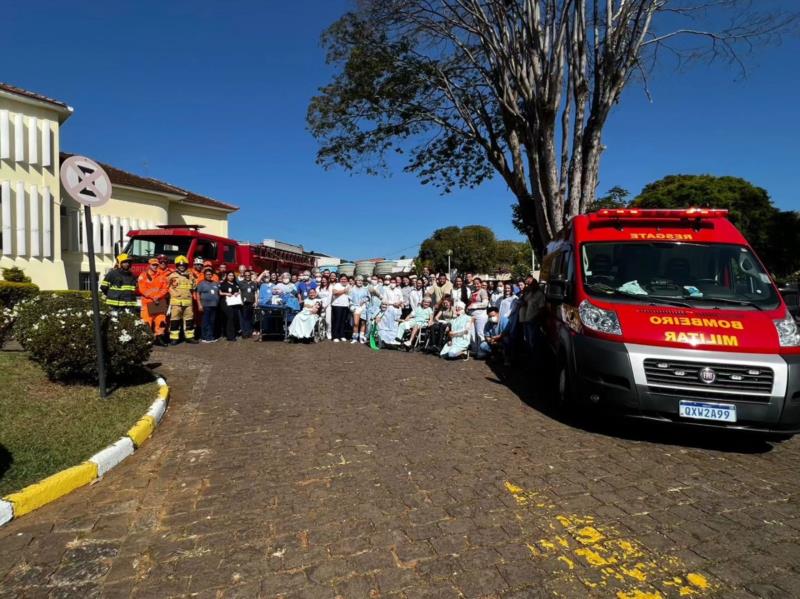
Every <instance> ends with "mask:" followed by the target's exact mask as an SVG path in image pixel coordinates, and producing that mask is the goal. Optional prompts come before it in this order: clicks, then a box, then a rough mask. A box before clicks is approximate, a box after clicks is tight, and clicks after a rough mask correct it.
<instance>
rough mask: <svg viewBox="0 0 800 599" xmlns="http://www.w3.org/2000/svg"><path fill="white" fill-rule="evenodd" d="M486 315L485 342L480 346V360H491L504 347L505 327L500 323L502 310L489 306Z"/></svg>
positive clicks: (478, 354) (478, 355) (478, 353)
mask: <svg viewBox="0 0 800 599" xmlns="http://www.w3.org/2000/svg"><path fill="white" fill-rule="evenodd" d="M486 313H487V315H488V318H487V319H486V325H485V326H484V327H483V341H481V342H480V344H479V345H478V352H477V357H478V358H489V357H491V356H493V355H496V354H497V353H498V352H499V351H500V349H501V348H502V347H503V327H502V324H501V323H500V310H499V309H498V308H496V307H495V306H489V308H487V310H486Z"/></svg>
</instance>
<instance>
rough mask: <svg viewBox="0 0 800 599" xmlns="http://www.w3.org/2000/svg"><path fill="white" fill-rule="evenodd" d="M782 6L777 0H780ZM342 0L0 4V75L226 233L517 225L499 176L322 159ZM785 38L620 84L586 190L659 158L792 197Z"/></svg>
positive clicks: (333, 242)
mask: <svg viewBox="0 0 800 599" xmlns="http://www.w3.org/2000/svg"><path fill="white" fill-rule="evenodd" d="M784 4H785V5H787V6H788V5H789V4H791V2H789V0H787V2H785V3H784ZM348 6H349V2H348V1H346V0H304V1H302V2H292V3H288V2H277V1H275V0H271V1H267V2H265V1H259V2H256V1H252V2H244V1H241V2H224V3H223V2H206V1H201V0H198V1H196V2H188V1H187V2H163V1H158V2H154V1H150V0H140V1H137V2H135V3H134V2H129V3H121V2H108V3H103V4H100V3H97V2H81V1H73V2H70V3H64V2H53V1H50V0H47V1H43V2H37V3H21V2H15V3H12V4H10V5H9V6H6V7H5V9H4V17H5V18H4V28H3V29H4V34H3V36H0V56H3V57H5V60H3V71H2V73H1V74H0V80H2V81H6V82H9V83H12V84H14V85H18V86H20V87H23V88H26V89H30V90H33V91H37V92H40V93H44V94H46V95H50V96H52V97H55V98H58V99H60V100H63V101H65V102H67V103H69V104H70V105H71V106H73V107H74V108H75V114H74V115H73V116H72V117H71V118H70V120H69V121H68V122H67V123H66V124H65V126H64V127H63V129H62V149H64V150H66V151H70V152H78V153H83V154H86V155H88V156H90V157H93V158H95V159H96V160H100V161H102V162H107V163H109V164H113V165H115V166H118V167H120V168H124V169H126V170H130V171H133V172H136V173H140V174H146V175H148V176H151V177H155V178H158V179H162V180H165V181H169V182H171V183H174V184H176V185H180V186H182V187H186V188H189V189H192V190H193V191H196V192H197V193H201V194H205V195H209V196H211V197H216V198H218V199H220V200H223V201H226V202H229V203H232V204H236V205H238V206H240V207H241V210H240V211H239V212H238V213H236V214H234V215H233V216H232V217H231V235H232V236H233V237H236V238H238V239H243V240H250V241H257V240H260V239H262V238H266V237H271V238H278V239H281V240H285V241H289V242H294V243H300V244H302V245H304V246H305V248H306V249H309V250H312V249H313V250H317V251H324V252H328V253H332V254H334V255H341V256H345V257H349V258H362V257H372V256H385V257H399V256H400V255H401V254H407V255H409V256H411V255H413V254H414V253H415V252H416V249H417V246H418V244H419V243H420V241H422V239H424V238H425V237H427V236H428V235H429V234H430V233H431V232H432V231H433V230H434V229H436V228H439V227H444V226H448V225H461V226H463V225H467V224H473V223H480V224H486V225H488V226H490V227H492V228H493V229H494V230H495V232H496V233H497V235H498V237H500V238H515V239H516V238H519V235H518V234H517V233H516V232H515V231H514V229H513V227H512V226H511V224H510V214H511V211H510V205H511V203H512V201H513V198H512V196H511V194H510V193H509V192H508V191H507V190H506V189H505V186H504V185H503V184H502V183H500V182H499V181H494V182H490V183H488V184H486V185H484V186H482V187H481V188H480V189H478V190H473V191H456V192H455V193H453V194H451V195H449V196H440V195H439V193H438V192H437V190H436V189H433V188H428V187H423V186H421V185H420V184H419V183H418V182H417V179H416V178H415V177H414V176H412V175H405V174H403V173H401V172H396V173H394V174H393V175H392V176H390V177H388V178H382V177H368V176H351V175H349V174H348V173H346V172H343V171H341V170H333V171H324V170H323V169H322V168H321V167H319V166H317V165H316V164H315V162H314V158H315V152H316V148H317V145H316V142H315V141H314V139H313V138H312V137H311V136H310V134H309V133H308V132H307V130H306V126H305V114H306V107H307V105H308V100H309V98H310V97H311V96H312V95H313V94H314V93H315V92H316V90H317V88H318V87H319V86H321V85H323V84H324V83H325V82H326V81H327V80H328V79H329V77H330V70H329V69H328V67H327V66H326V65H325V64H324V53H323V50H322V48H321V47H320V44H319V35H320V33H321V32H322V30H323V29H324V28H325V27H326V26H327V25H328V24H330V23H331V22H333V21H334V20H335V19H336V18H337V17H338V16H339V15H340V14H342V12H344V10H346V8H347V7H348ZM797 56H800V39H798V38H797V37H794V38H790V39H787V40H785V41H784V43H783V45H782V46H779V47H772V48H765V49H757V50H756V51H755V53H754V54H753V55H752V56H750V57H748V59H747V66H748V68H749V75H748V77H747V78H746V79H742V78H741V77H740V73H739V71H738V70H736V69H735V68H733V67H729V66H726V65H712V66H702V65H700V66H696V67H694V68H692V69H691V70H689V71H688V72H686V73H678V72H676V71H675V70H674V69H673V68H672V67H671V66H667V65H664V66H663V67H661V68H660V69H659V71H658V72H657V73H656V74H655V77H654V78H653V79H652V81H651V82H650V88H651V94H652V96H653V101H652V102H650V101H649V100H648V99H647V98H646V96H645V95H644V94H643V93H642V91H641V89H640V88H636V87H631V88H629V89H628V90H627V91H626V93H625V95H624V98H623V102H622V103H621V104H620V106H619V107H618V108H617V109H616V110H615V112H614V113H613V115H612V117H611V119H610V122H609V124H608V126H607V128H606V132H605V138H604V143H605V145H606V146H607V150H606V152H605V153H604V157H603V162H602V166H601V182H600V187H599V192H600V193H602V192H604V191H605V190H607V189H608V188H609V187H612V186H614V185H620V186H622V187H625V188H627V189H629V190H630V191H631V192H633V193H636V192H638V191H639V190H640V189H641V188H642V186H643V185H645V184H646V183H648V182H650V181H653V180H655V179H658V178H660V177H662V176H664V175H667V174H673V173H711V174H715V175H736V176H741V177H744V178H746V179H748V180H750V181H752V182H753V183H755V184H757V185H759V186H762V187H764V188H766V189H767V190H768V191H769V192H770V194H771V196H772V198H773V200H774V201H775V203H776V204H777V205H778V206H780V207H781V208H783V209H790V208H791V209H800V199H799V198H800V196H799V195H798V191H797V189H798V184H800V180H799V177H798V172H800V169H798V151H797V143H798V139H800V123H799V120H800V119H799V118H798V117H800V112H798V109H797V106H798V101H797V98H798V97H799V96H800V77H797Z"/></svg>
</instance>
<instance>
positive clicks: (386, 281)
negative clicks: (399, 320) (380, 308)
mask: <svg viewBox="0 0 800 599" xmlns="http://www.w3.org/2000/svg"><path fill="white" fill-rule="evenodd" d="M381 300H383V301H385V302H386V303H387V304H388V305H390V306H393V307H395V308H397V309H398V310H401V309H402V308H403V292H402V291H401V290H400V289H399V288H398V287H397V282H396V281H395V280H394V279H393V278H392V277H390V276H386V277H384V278H383V290H382V291H381Z"/></svg>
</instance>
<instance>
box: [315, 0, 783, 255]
mask: <svg viewBox="0 0 800 599" xmlns="http://www.w3.org/2000/svg"><path fill="white" fill-rule="evenodd" d="M772 4H773V3H771V2H767V1H766V0H764V1H760V2H758V3H754V2H750V1H747V0H358V1H357V2H356V8H355V10H353V11H352V12H349V13H347V14H345V15H344V16H343V17H342V18H340V19H339V20H338V21H337V22H335V23H334V24H333V25H332V26H331V27H330V28H329V29H328V31H327V32H326V33H325V34H324V36H323V42H324V44H325V46H326V48H327V52H328V62H329V63H331V64H333V65H335V67H336V69H337V72H336V74H335V75H334V77H333V79H332V81H331V82H330V83H329V84H328V85H326V86H325V87H323V88H322V89H321V90H320V94H319V95H318V96H316V97H314V98H313V99H312V101H311V104H310V106H309V110H308V123H309V127H310V130H311V132H312V133H313V134H314V135H315V136H316V137H317V138H318V139H319V140H320V141H321V148H320V150H319V153H318V161H319V162H320V163H322V164H323V165H326V166H330V165H334V164H337V165H341V166H343V167H345V168H347V169H352V170H363V171H366V172H373V173H374V172H378V171H381V170H384V169H385V168H386V167H387V166H388V163H387V154H388V153H390V152H398V153H400V154H405V155H406V156H407V162H406V166H405V169H406V170H407V171H411V172H414V173H417V174H418V175H419V176H420V178H421V180H422V182H423V183H433V184H436V185H439V186H441V187H442V188H443V189H444V190H445V191H449V190H451V189H452V188H454V187H457V186H468V187H472V186H475V185H478V184H480V183H481V182H482V181H484V180H485V179H487V178H489V177H492V176H493V175H495V174H499V175H500V176H501V177H502V178H503V180H504V181H505V183H506V184H507V185H508V188H509V189H510V190H511V192H512V193H513V194H514V196H515V197H516V205H515V210H516V216H517V220H518V222H519V223H520V224H521V226H522V228H523V230H524V231H525V233H526V234H527V235H528V237H529V239H530V241H531V243H532V244H533V246H534V247H535V248H536V250H537V251H542V249H543V248H544V245H545V244H546V243H547V241H548V240H550V239H551V238H552V236H553V235H554V234H555V233H556V232H557V231H558V229H560V228H561V226H562V225H563V224H564V222H565V220H566V219H568V218H569V217H571V216H573V215H575V214H578V213H581V212H583V211H584V210H585V209H586V208H587V206H589V205H591V204H592V203H593V201H594V199H595V190H596V187H597V181H598V169H599V164H600V156H601V153H602V150H603V146H602V133H603V127H604V126H605V124H606V120H607V118H608V116H609V113H610V112H611V109H612V107H613V106H614V104H616V103H617V102H618V101H619V99H620V96H621V93H622V90H623V89H624V88H625V86H626V85H627V84H628V83H629V82H630V81H631V80H633V79H634V78H637V77H639V78H640V79H642V78H644V77H645V75H646V74H647V73H648V72H649V71H650V69H651V68H652V66H653V65H654V64H655V63H656V61H657V60H658V59H659V57H661V56H674V57H676V58H677V59H678V60H679V61H685V60H691V59H704V60H713V59H715V58H722V59H725V60H729V61H734V62H739V56H740V55H739V51H740V50H743V49H748V48H750V47H752V44H753V43H754V42H765V41H771V40H773V39H775V38H777V37H778V36H779V35H780V34H781V33H782V32H783V31H785V30H786V28H787V27H789V26H792V25H793V24H794V23H795V16H794V15H793V14H786V13H781V12H775V11H772V10H771V6H769V5H772ZM765 7H766V8H765ZM739 63H740V62H739ZM740 64H741V63H740Z"/></svg>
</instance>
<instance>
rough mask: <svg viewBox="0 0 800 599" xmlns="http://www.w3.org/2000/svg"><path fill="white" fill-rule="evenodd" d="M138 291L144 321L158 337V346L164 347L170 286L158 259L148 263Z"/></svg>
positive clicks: (141, 276) (152, 259) (141, 275)
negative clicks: (140, 297)
mask: <svg viewBox="0 0 800 599" xmlns="http://www.w3.org/2000/svg"><path fill="white" fill-rule="evenodd" d="M138 290H139V295H141V296H142V313H141V316H142V320H144V321H145V322H146V323H147V324H148V325H149V326H150V330H151V331H153V334H154V335H155V336H156V345H164V340H163V338H162V336H163V335H164V333H166V331H167V307H168V305H169V301H168V299H167V295H168V294H169V284H168V282H167V277H166V275H164V274H162V272H161V269H160V268H159V265H158V259H157V258H150V260H148V261H147V270H145V271H144V272H143V273H142V274H140V275H139V280H138Z"/></svg>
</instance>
